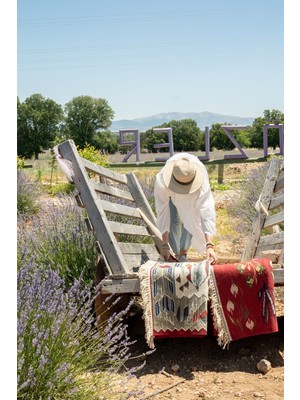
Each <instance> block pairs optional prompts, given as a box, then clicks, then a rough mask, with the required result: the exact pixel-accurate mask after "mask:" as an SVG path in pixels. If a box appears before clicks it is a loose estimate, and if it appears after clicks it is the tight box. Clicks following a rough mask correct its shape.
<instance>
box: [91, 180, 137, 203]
mask: <svg viewBox="0 0 300 400" xmlns="http://www.w3.org/2000/svg"><path fill="white" fill-rule="evenodd" d="M91 184H92V186H93V188H94V190H95V191H96V192H99V193H103V194H107V195H109V196H114V197H117V198H120V199H125V200H130V201H134V200H133V197H132V196H131V194H130V192H128V191H126V190H122V189H119V188H116V187H114V186H111V185H107V184H105V183H100V182H95V181H91Z"/></svg>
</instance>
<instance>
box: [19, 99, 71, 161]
mask: <svg viewBox="0 0 300 400" xmlns="http://www.w3.org/2000/svg"><path fill="white" fill-rule="evenodd" d="M62 119H63V110H62V107H61V106H60V105H59V104H57V103H56V102H55V101H53V100H51V99H45V98H44V97H43V96H42V95H41V94H38V93H37V94H33V95H31V96H30V97H28V98H27V99H26V100H25V101H24V102H23V103H22V102H20V100H19V98H18V99H17V130H18V138H17V152H18V155H19V156H23V157H27V158H30V157H32V155H34V156H35V159H36V160H37V159H38V157H39V154H40V153H42V151H43V149H47V148H49V147H51V145H52V141H53V140H54V139H55V136H56V135H57V133H58V131H59V127H60V124H61V122H62Z"/></svg>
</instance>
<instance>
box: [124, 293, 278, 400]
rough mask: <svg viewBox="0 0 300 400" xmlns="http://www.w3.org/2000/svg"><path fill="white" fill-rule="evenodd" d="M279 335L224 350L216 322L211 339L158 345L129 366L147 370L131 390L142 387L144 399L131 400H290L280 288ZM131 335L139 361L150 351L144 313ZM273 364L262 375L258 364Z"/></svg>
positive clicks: (131, 323)
mask: <svg viewBox="0 0 300 400" xmlns="http://www.w3.org/2000/svg"><path fill="white" fill-rule="evenodd" d="M275 299H276V311H277V317H278V327H279V331H278V332H276V333H273V334H268V335H260V336H255V337H251V338H245V339H241V340H237V341H234V342H231V343H230V345H229V347H228V348H226V349H223V348H222V347H220V346H219V345H218V343H217V338H216V337H215V336H214V335H213V331H212V322H211V319H209V321H208V335H207V336H206V337H203V338H201V339H195V338H180V339H160V340H155V351H154V352H153V353H152V354H150V355H147V356H144V357H142V358H137V359H135V360H133V361H132V362H131V363H130V364H129V365H130V366H133V365H140V364H141V362H142V360H143V359H144V360H146V365H145V367H144V368H143V369H142V370H141V371H139V372H138V373H137V374H136V377H135V378H133V379H132V380H131V381H130V382H129V384H128V388H129V389H130V388H137V387H138V385H140V386H141V388H143V389H142V391H143V394H141V395H138V396H137V397H133V396H132V397H131V399H140V400H143V399H148V398H155V399H157V400H165V399H184V400H194V399H201V400H213V399H220V400H231V399H237V398H241V399H243V400H250V399H251V400H253V399H263V400H279V399H284V398H285V397H284V307H283V300H284V289H283V287H276V288H275ZM128 325H129V333H130V336H131V338H132V339H135V340H136V343H135V344H134V345H133V347H132V349H131V351H132V356H133V357H136V356H139V355H142V354H145V353H146V352H147V351H149V348H148V345H147V343H146V339H145V336H144V335H145V330H144V322H143V319H142V312H140V313H139V312H137V313H135V315H133V316H132V317H130V318H129V319H128ZM263 359H264V360H268V361H269V362H270V363H271V369H270V370H269V371H268V372H267V373H265V374H264V373H261V372H259V370H258V369H257V363H258V362H259V361H261V360H263Z"/></svg>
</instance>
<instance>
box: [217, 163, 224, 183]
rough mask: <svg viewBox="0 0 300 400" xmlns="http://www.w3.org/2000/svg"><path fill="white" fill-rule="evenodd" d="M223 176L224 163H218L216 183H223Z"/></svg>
mask: <svg viewBox="0 0 300 400" xmlns="http://www.w3.org/2000/svg"><path fill="white" fill-rule="evenodd" d="M223 178H224V164H219V165H218V183H223Z"/></svg>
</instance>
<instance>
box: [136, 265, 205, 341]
mask: <svg viewBox="0 0 300 400" xmlns="http://www.w3.org/2000/svg"><path fill="white" fill-rule="evenodd" d="M209 268H210V267H209V263H208V262H206V261H202V262H181V263H175V262H172V263H168V262H157V261H147V263H145V264H143V265H142V266H141V268H140V270H139V277H140V285H141V297H142V307H143V318H144V321H145V330H146V340H147V343H148V346H149V347H150V348H154V339H159V338H171V337H191V336H192V337H200V336H204V335H207V304H208V287H209V285H208V283H209Z"/></svg>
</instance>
